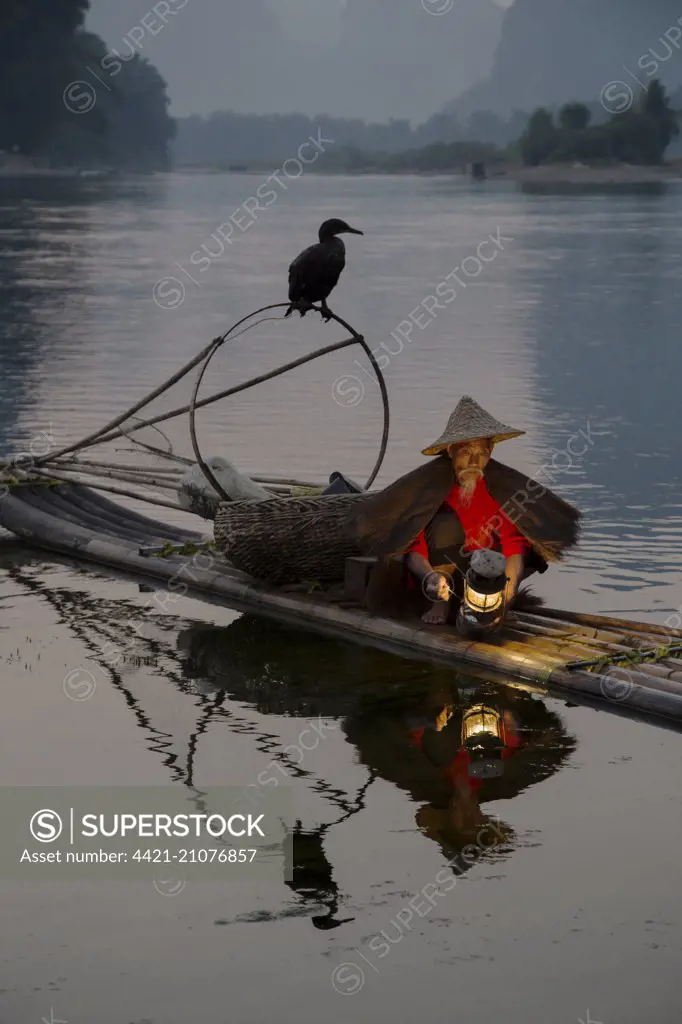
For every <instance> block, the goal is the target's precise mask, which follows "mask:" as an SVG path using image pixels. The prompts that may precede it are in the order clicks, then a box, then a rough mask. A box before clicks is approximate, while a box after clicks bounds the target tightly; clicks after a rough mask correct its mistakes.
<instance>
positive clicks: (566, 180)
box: [496, 161, 682, 185]
mask: <svg viewBox="0 0 682 1024" xmlns="http://www.w3.org/2000/svg"><path fill="white" fill-rule="evenodd" d="M496 177H500V178H506V179H508V180H511V181H516V182H519V183H522V184H530V183H537V184H556V185H583V184H584V185H602V184H603V185H630V184H654V183H658V182H668V181H682V164H680V162H678V161H676V162H675V163H670V164H665V165H663V166H660V167H642V166H635V165H634V164H617V165H614V166H612V167H590V166H588V165H587V164H543V165H542V166H540V167H518V168H509V169H505V170H504V171H503V172H501V173H498V174H497V175H496Z"/></svg>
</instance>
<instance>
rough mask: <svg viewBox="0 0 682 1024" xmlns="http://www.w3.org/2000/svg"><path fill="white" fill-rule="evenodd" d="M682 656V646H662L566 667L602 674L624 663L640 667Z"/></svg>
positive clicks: (575, 662)
mask: <svg viewBox="0 0 682 1024" xmlns="http://www.w3.org/2000/svg"><path fill="white" fill-rule="evenodd" d="M680 655H682V644H674V645H670V646H666V645H665V644H662V645H661V646H660V647H649V648H644V649H640V650H632V651H628V653H627V654H613V655H605V656H604V657H602V658H593V659H591V660H589V661H572V662H570V663H569V664H568V665H566V666H565V667H566V668H567V669H589V668H596V669H598V671H599V672H601V671H602V670H603V669H605V668H607V667H609V666H611V665H614V666H619V665H620V664H621V663H623V662H624V663H625V664H627V665H639V664H640V663H641V662H645V663H647V664H651V665H655V664H657V662H659V661H663V660H665V659H666V658H678V657H680Z"/></svg>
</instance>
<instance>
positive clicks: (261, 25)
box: [0, 0, 502, 122]
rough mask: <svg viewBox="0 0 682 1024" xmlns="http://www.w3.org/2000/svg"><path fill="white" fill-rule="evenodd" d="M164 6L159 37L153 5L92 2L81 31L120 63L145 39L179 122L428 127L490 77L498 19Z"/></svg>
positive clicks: (283, 1)
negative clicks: (258, 118) (298, 117)
mask: <svg viewBox="0 0 682 1024" xmlns="http://www.w3.org/2000/svg"><path fill="white" fill-rule="evenodd" d="M0 2H2V0H0ZM169 2H170V5H171V7H172V8H174V10H173V16H172V17H167V23H166V25H165V26H163V25H161V26H160V27H159V22H158V16H157V17H156V19H155V16H154V14H153V13H152V12H153V8H154V5H155V0H91V10H90V13H89V15H88V19H87V22H86V26H87V27H88V28H90V29H91V30H92V31H94V32H97V33H98V34H99V35H101V36H102V37H103V38H104V40H105V42H106V43H107V45H108V46H109V47H111V48H116V50H117V51H118V55H119V56H121V57H124V55H129V54H130V53H131V51H132V46H131V43H130V41H129V37H130V34H131V32H132V33H133V34H139V38H140V43H139V47H138V48H139V51H140V53H141V54H142V56H144V57H146V58H148V59H149V60H150V61H151V62H152V63H153V64H155V65H156V66H157V67H158V69H159V71H160V72H161V74H162V75H163V77H164V78H165V80H166V82H167V83H168V90H169V96H170V100H171V113H172V114H174V115H176V116H186V115H189V114H195V113H196V114H203V115H206V114H210V113H212V112H213V111H217V110H230V109H231V110H235V111H237V112H240V113H253V114H290V113H295V112H298V113H303V114H307V115H308V116H310V117H314V116H316V115H318V114H330V115H332V116H337V117H341V116H343V117H354V118H363V119H366V120H369V121H386V120H388V119H389V118H391V117H395V118H406V119H409V120H412V121H413V122H419V121H424V120H426V119H427V118H428V117H430V116H431V115H432V114H435V113H437V112H438V111H439V110H441V109H442V108H443V107H444V106H445V105H446V104H447V103H448V102H449V101H451V100H453V99H454V98H455V97H456V96H457V95H459V94H460V93H461V92H463V91H464V90H465V89H467V88H468V87H469V86H471V85H473V84H474V82H476V81H478V80H479V79H481V78H485V77H486V75H487V74H488V73H489V72H490V70H491V67H492V61H493V56H494V53H495V49H496V46H497V42H498V40H499V35H500V28H501V20H502V18H501V13H500V11H499V8H500V6H501V0H455V4H454V6H453V8H452V10H450V11H448V12H446V14H445V15H444V16H441V17H433V16H429V13H428V10H426V9H425V8H424V6H423V0H185V2H184V3H183V2H182V0H169ZM428 2H429V3H433V2H434V0H428ZM175 8H177V9H175ZM150 19H151V22H156V24H155V27H154V28H153V29H152V28H148V29H147V30H143V29H141V28H140V25H142V24H145V23H150Z"/></svg>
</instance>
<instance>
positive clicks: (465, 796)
mask: <svg viewBox="0 0 682 1024" xmlns="http://www.w3.org/2000/svg"><path fill="white" fill-rule="evenodd" d="M453 715H454V711H453V709H452V708H451V707H448V706H445V707H444V708H442V710H441V711H440V712H439V713H438V715H437V716H436V719H435V722H434V721H433V719H432V718H431V719H429V720H424V719H421V720H417V721H413V722H411V723H410V731H409V738H410V741H411V742H412V743H413V744H414V746H415V747H416V748H417V749H418V750H420V751H421V752H422V753H423V754H424V755H425V756H426V757H427V758H428V759H429V760H430V761H431V763H432V764H434V765H435V766H437V767H439V768H440V769H441V771H442V775H443V778H444V779H445V780H446V781H447V783H448V785H449V786H451V787H452V799H451V800H450V802H449V804H448V817H449V819H450V822H451V823H452V825H453V826H454V827H455V828H456V829H457V831H459V832H462V833H464V834H466V833H467V832H470V831H471V830H472V829H474V828H480V826H481V825H484V824H485V823H486V820H487V819H486V817H485V815H484V814H483V812H482V811H481V809H480V806H479V794H480V792H481V789H482V787H484V785H485V781H486V779H493V778H499V777H500V776H501V775H502V774H503V773H504V768H505V762H506V761H507V760H509V758H511V757H513V756H514V754H515V753H516V751H517V750H518V749H519V748H520V747H521V746H522V745H523V744H522V740H521V738H520V734H519V731H518V722H517V719H516V716H515V715H514V714H513V712H511V711H509V710H506V711H504V712H503V714H502V716H501V719H502V722H503V729H502V736H503V737H504V738H503V740H502V741H501V743H500V748H499V751H496V756H494V757H490V756H489V753H488V752H486V751H485V750H484V749H479V750H478V751H474V750H472V749H470V748H468V747H467V746H465V745H464V744H462V743H461V740H460V736H461V732H460V716H455V720H454V722H453V726H455V731H453V729H452V727H451V728H450V729H448V730H447V731H448V732H449V733H450V734H451V737H452V739H451V740H450V742H448V739H447V737H446V736H445V735H438V734H443V733H444V730H446V728H447V726H448V725H449V723H450V720H451V719H452V718H453ZM434 738H435V739H436V744H434V743H433V742H431V740H432V739H434ZM439 741H445V742H444V743H443V742H439ZM453 742H454V747H455V749H454V754H453ZM431 817H433V815H432V816H431ZM427 831H428V829H427Z"/></svg>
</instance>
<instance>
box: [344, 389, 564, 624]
mask: <svg viewBox="0 0 682 1024" xmlns="http://www.w3.org/2000/svg"><path fill="white" fill-rule="evenodd" d="M523 433H524V431H522V430H516V429H515V428H513V427H509V426H507V425H506V424H504V423H501V422H500V421H499V420H496V419H495V418H494V417H492V416H491V415H490V414H489V413H487V412H486V411H485V410H484V409H482V408H481V406H480V405H478V403H477V402H475V401H474V400H473V399H472V398H469V397H468V396H464V398H462V399H461V401H460V402H459V404H458V406H457V408H456V409H455V411H454V412H453V414H452V416H451V417H450V419H449V421H448V424H447V426H446V428H445V430H444V432H443V434H442V435H441V436H440V437H439V438H438V440H437V441H435V442H434V443H433V444H432V445H430V446H429V447H428V448H425V449H424V451H423V453H422V454H424V455H434V456H437V458H435V459H434V460H433V461H432V462H430V463H429V464H428V465H426V466H422V467H420V468H419V469H416V470H413V471H412V472H411V473H408V474H406V475H405V476H403V477H401V478H400V479H399V480H397V481H396V482H395V483H393V484H391V485H390V486H389V487H387V488H385V489H384V490H383V491H381V492H379V493H378V494H377V495H374V496H372V497H368V498H365V499H363V501H362V502H359V503H358V505H357V507H356V508H355V509H354V510H353V511H352V512H351V514H350V517H349V526H348V529H349V531H350V533H351V534H352V535H353V537H354V539H355V541H356V543H357V544H358V547H359V548H360V549H361V550H362V552H363V553H364V554H367V555H375V556H379V557H380V558H383V559H389V560H390V559H393V562H392V565H391V562H390V561H389V562H384V563H383V564H382V563H380V564H379V566H378V567H377V568H376V569H375V571H374V575H373V580H372V581H371V583H370V595H371V596H370V602H369V603H370V605H371V603H372V602H374V603H375V608H376V599H377V594H378V593H379V590H380V588H381V586H382V585H383V586H384V588H385V589H387V588H390V586H391V585H393V586H395V581H396V572H395V571H394V572H392V573H389V574H388V575H387V574H386V568H387V567H390V568H391V569H394V567H395V566H396V563H397V559H396V556H402V565H400V563H397V564H398V565H400V569H399V573H402V574H403V578H404V574H405V572H406V571H408V573H409V574H408V575H407V579H406V581H407V583H408V585H409V584H410V583H411V584H412V586H414V584H415V582H416V583H422V585H423V587H424V592H425V594H426V596H427V597H428V598H429V599H430V600H431V601H432V602H433V604H432V607H431V608H430V609H429V610H428V611H427V612H426V613H425V615H424V616H423V617H424V620H425V621H426V622H429V623H442V622H445V621H446V619H447V617H448V611H449V606H448V600H449V597H450V591H449V589H448V585H447V578H446V575H444V574H445V573H447V574H453V573H454V574H455V576H456V578H457V579H459V578H460V573H463V572H466V569H467V567H468V565H467V563H468V559H469V557H470V554H471V552H472V551H475V550H477V549H481V548H492V549H495V550H498V551H501V553H502V554H503V555H504V556H505V557H506V560H507V564H506V575H507V578H508V584H507V591H506V598H507V603H508V604H511V603H512V602H513V601H514V599H515V598H516V597H517V594H518V588H519V584H520V582H521V581H522V580H523V579H525V578H526V577H527V576H529V575H530V574H531V573H533V572H536V571H537V572H544V571H545V570H546V569H547V563H548V562H552V561H558V560H559V559H560V558H561V557H562V555H563V553H564V552H565V551H566V550H568V549H569V548H571V547H572V546H573V545H574V544H575V543H576V542H577V539H578V523H579V519H580V514H579V513H578V512H577V511H576V509H574V508H573V507H572V506H571V505H569V504H568V503H567V502H565V501H563V500H562V499H561V498H559V497H558V496H557V495H555V494H553V493H552V492H551V491H550V490H549V489H548V488H546V487H543V486H542V485H541V484H539V483H537V482H536V481H534V480H531V479H528V478H526V477H524V476H523V475H522V474H521V473H518V472H517V471H516V470H514V469H510V468H509V467H508V466H505V465H503V464H502V463H499V462H496V461H495V460H494V459H492V458H491V452H492V450H493V446H494V445H495V444H497V443H498V442H500V441H504V440H507V439H509V438H512V437H518V436H520V435H521V434H523ZM388 580H390V581H392V582H387V581H388ZM379 600H380V601H381V597H380V598H379Z"/></svg>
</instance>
